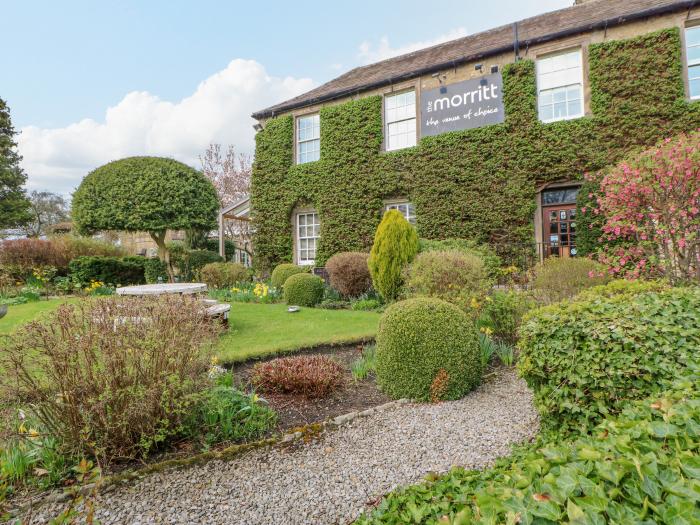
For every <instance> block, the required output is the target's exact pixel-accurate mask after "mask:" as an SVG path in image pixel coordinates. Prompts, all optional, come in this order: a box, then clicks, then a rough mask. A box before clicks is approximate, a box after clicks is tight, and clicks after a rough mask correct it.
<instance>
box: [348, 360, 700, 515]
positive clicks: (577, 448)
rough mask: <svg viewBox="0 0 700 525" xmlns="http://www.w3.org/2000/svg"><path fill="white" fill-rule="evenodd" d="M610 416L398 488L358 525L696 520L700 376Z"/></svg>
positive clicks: (686, 377) (693, 373) (690, 374)
mask: <svg viewBox="0 0 700 525" xmlns="http://www.w3.org/2000/svg"><path fill="white" fill-rule="evenodd" d="M682 376H683V377H682V378H681V379H680V380H678V381H676V382H675V383H674V384H673V386H672V387H671V388H670V390H668V391H667V392H665V393H663V394H659V395H658V396H654V397H651V398H647V399H646V400H644V401H641V402H636V403H633V404H631V405H630V406H628V407H627V408H626V409H625V410H624V412H623V413H622V414H621V415H620V416H619V417H617V418H612V417H608V418H606V419H605V420H604V421H603V422H602V423H601V424H600V425H599V426H598V427H597V428H595V429H594V430H593V432H592V434H591V435H590V436H585V437H582V438H579V439H577V440H574V441H563V442H558V441H555V442H550V443H547V442H541V441H540V442H539V443H537V444H536V445H535V446H525V447H521V448H520V449H519V450H517V451H516V452H515V453H514V454H513V455H512V456H510V457H508V458H505V459H503V460H501V461H499V462H498V464H497V465H496V466H495V467H494V468H490V469H486V470H483V471H474V470H464V469H462V468H454V469H452V470H451V471H450V472H449V473H448V474H446V475H444V476H440V477H435V476H433V477H431V478H430V479H429V480H427V481H426V482H424V483H422V484H420V485H415V486H412V487H408V488H404V489H399V490H397V491H396V492H394V493H392V494H390V495H389V496H388V497H387V498H385V499H384V500H383V501H382V502H381V503H380V504H379V505H378V506H377V508H376V509H375V510H374V511H370V512H368V513H367V514H365V515H363V516H362V517H360V518H359V519H358V520H357V522H356V524H357V525H379V524H398V523H401V524H406V525H410V524H443V523H444V524H451V525H461V524H470V523H480V524H489V523H513V524H515V523H521V524H524V525H535V524H538V523H542V524H545V523H572V524H573V523H581V524H584V523H639V524H642V523H644V524H646V523H649V524H651V523H655V524H666V525H677V524H691V523H697V522H698V521H700V510H699V509H698V505H697V500H698V497H697V494H698V489H699V487H700V481H699V480H700V455H699V453H698V450H699V448H698V435H697V430H696V429H697V428H700V394H699V392H698V385H699V384H700V374H698V366H697V364H696V363H692V364H691V368H690V371H686V372H685V373H684V374H682Z"/></svg>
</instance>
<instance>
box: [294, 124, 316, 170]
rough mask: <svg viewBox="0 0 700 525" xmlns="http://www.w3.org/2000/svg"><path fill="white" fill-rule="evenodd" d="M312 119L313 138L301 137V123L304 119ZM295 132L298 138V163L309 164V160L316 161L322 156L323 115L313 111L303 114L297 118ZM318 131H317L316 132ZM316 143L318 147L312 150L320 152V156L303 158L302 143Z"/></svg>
mask: <svg viewBox="0 0 700 525" xmlns="http://www.w3.org/2000/svg"><path fill="white" fill-rule="evenodd" d="M309 119H311V120H312V123H311V130H312V137H311V138H304V139H302V138H301V124H302V122H303V121H307V120H309ZM294 130H295V131H294V133H295V138H296V161H297V164H307V163H309V162H316V161H317V160H319V159H320V158H321V117H320V115H319V114H318V113H312V114H310V115H301V116H299V117H297V118H296V125H295V127H294ZM315 131H317V133H314V132H315ZM313 143H316V145H317V146H316V147H315V148H313V149H312V150H311V151H312V152H318V156H317V157H316V158H313V159H308V160H302V156H301V145H302V144H313Z"/></svg>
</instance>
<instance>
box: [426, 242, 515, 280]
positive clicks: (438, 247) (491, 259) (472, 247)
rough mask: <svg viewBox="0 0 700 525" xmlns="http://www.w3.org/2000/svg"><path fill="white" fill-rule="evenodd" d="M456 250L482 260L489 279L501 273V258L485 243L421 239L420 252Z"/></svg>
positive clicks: (493, 278)
mask: <svg viewBox="0 0 700 525" xmlns="http://www.w3.org/2000/svg"><path fill="white" fill-rule="evenodd" d="M444 251H458V252H460V253H464V254H466V255H475V256H477V257H479V258H480V259H481V260H482V261H483V262H484V269H485V270H486V275H487V276H488V277H489V279H492V280H495V279H496V278H497V277H498V276H499V275H501V266H502V265H503V262H502V261H501V258H500V257H499V256H498V255H497V254H496V252H494V251H493V250H492V249H491V247H490V246H489V245H487V244H478V243H476V242H474V241H471V240H468V239H442V240H433V239H421V240H420V252H421V253H424V252H444Z"/></svg>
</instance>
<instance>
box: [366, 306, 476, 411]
mask: <svg viewBox="0 0 700 525" xmlns="http://www.w3.org/2000/svg"><path fill="white" fill-rule="evenodd" d="M477 334H478V332H477V330H476V328H475V326H474V323H473V322H472V320H471V319H469V317H468V316H467V314H466V313H464V311H462V310H460V309H459V308H458V307H457V306H455V305H453V304H450V303H447V302H445V301H442V300H440V299H433V298H427V297H421V298H416V299H408V300H405V301H400V302H398V303H395V304H393V305H391V306H389V307H388V308H387V309H386V311H385V312H384V314H383V315H382V317H381V320H380V321H379V329H378V331H377V350H376V353H377V355H376V361H377V383H378V384H379V386H380V387H381V389H382V390H383V391H384V392H386V393H387V394H388V395H390V396H391V397H393V398H395V399H398V398H403V397H407V398H410V399H417V400H422V401H428V400H430V399H431V388H430V387H431V384H432V383H433V381H434V380H435V376H436V375H437V374H438V372H439V371H440V370H443V369H444V370H445V373H446V374H447V375H448V377H449V381H448V382H447V385H446V387H445V390H444V399H458V398H460V397H462V396H463V395H464V394H466V393H467V392H468V391H469V390H471V389H472V388H474V387H475V386H476V385H478V384H479V381H480V380H481V373H482V366H481V361H480V356H479V338H478V335H477Z"/></svg>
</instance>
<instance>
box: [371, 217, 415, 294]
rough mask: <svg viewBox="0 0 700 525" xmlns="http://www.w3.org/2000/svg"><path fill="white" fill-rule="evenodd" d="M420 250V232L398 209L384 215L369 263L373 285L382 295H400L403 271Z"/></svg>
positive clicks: (375, 237)
mask: <svg viewBox="0 0 700 525" xmlns="http://www.w3.org/2000/svg"><path fill="white" fill-rule="evenodd" d="M417 253H418V234H417V233H416V230H415V228H414V227H413V226H411V224H410V223H409V222H408V221H407V220H406V219H405V218H404V216H403V215H401V212H399V211H397V210H389V211H387V212H386V213H385V214H384V218H383V219H382V222H381V223H379V227H378V228H377V232H376V234H375V236H374V244H373V245H372V250H371V251H370V255H369V260H368V263H367V264H368V265H369V271H370V274H371V275H372V284H373V285H374V289H375V290H377V291H378V292H379V293H380V294H381V295H382V297H384V298H385V299H387V300H389V301H391V300H394V299H396V298H397V297H398V295H399V292H400V291H401V286H402V285H403V271H404V268H405V267H406V265H407V264H408V263H410V262H411V261H412V260H413V258H414V257H415V256H416V254H417Z"/></svg>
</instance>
